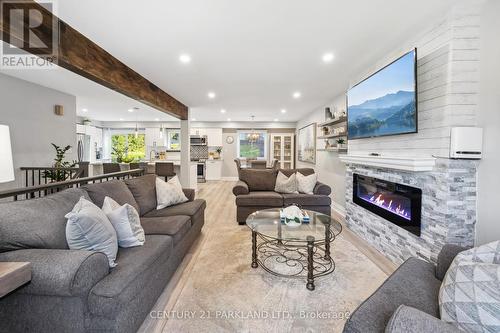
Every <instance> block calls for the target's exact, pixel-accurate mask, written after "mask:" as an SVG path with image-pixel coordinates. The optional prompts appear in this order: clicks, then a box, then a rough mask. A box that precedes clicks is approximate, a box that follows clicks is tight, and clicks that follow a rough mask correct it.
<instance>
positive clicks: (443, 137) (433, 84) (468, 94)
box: [297, 5, 481, 211]
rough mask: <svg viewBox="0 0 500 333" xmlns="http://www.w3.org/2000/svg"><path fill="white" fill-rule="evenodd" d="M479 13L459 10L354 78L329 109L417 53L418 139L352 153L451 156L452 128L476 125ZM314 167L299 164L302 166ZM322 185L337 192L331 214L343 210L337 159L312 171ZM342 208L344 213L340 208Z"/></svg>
mask: <svg viewBox="0 0 500 333" xmlns="http://www.w3.org/2000/svg"><path fill="white" fill-rule="evenodd" d="M480 14H481V13H480V7H479V6H474V5H472V6H457V7H455V8H453V10H452V11H450V13H449V14H448V15H447V16H446V17H443V18H441V19H440V20H439V21H438V22H430V23H429V28H428V29H427V30H424V31H422V33H421V34H419V35H417V36H408V41H407V42H406V43H404V44H403V45H399V46H398V47H396V48H394V49H393V50H388V52H387V57H385V58H383V59H374V62H373V66H372V67H370V68H366V69H365V70H364V71H362V72H360V73H357V74H355V75H353V78H352V81H351V82H350V83H349V84H348V85H346V87H345V90H344V91H337V92H332V93H333V94H336V95H337V96H338V97H337V98H336V99H335V100H334V101H333V102H332V103H330V104H328V105H325V106H332V105H333V104H334V105H337V106H338V107H339V108H341V109H343V108H345V92H346V91H347V90H348V89H349V87H350V86H353V85H355V84H357V83H358V82H359V81H361V80H363V79H364V78H366V77H367V76H369V75H370V74H372V73H373V72H375V71H377V70H379V69H380V68H382V67H383V66H385V65H387V64H388V63H390V62H392V61H393V60H395V59H397V58H398V57H399V56H401V55H402V54H404V53H405V52H408V51H410V50H411V49H413V48H414V47H416V48H417V80H418V81H417V82H418V87H417V90H418V127H419V129H418V133H416V134H407V135H398V136H390V137H381V138H369V139H358V140H351V141H349V142H348V146H349V153H368V152H377V153H382V154H386V155H413V156H431V155H435V156H448V147H449V135H450V127H452V126H474V125H476V112H477V109H478V106H477V104H478V99H479V98H478V95H479V56H480V55H479V47H480V45H479V35H480V28H479V26H480ZM325 106H323V107H321V108H319V109H317V110H314V111H313V112H312V113H311V114H310V115H308V116H307V117H305V118H303V119H301V120H300V121H299V122H298V125H297V128H300V127H302V126H305V125H307V124H308V123H311V122H321V121H324V107H325ZM308 165H309V166H311V165H310V164H307V163H301V164H300V165H299V166H304V167H306V166H308ZM314 167H315V169H316V171H317V173H318V175H319V177H320V179H321V181H322V182H325V183H327V184H328V185H330V186H331V187H332V189H333V194H332V199H333V202H334V204H333V208H334V209H337V210H340V211H342V207H345V167H344V166H343V164H342V163H340V161H339V159H338V154H337V153H332V152H317V162H316V165H315V166H314ZM339 206H340V207H339Z"/></svg>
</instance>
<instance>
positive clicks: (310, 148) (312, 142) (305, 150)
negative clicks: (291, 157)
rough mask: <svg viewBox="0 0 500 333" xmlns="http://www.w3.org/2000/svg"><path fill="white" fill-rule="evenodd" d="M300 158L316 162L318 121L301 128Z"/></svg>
mask: <svg viewBox="0 0 500 333" xmlns="http://www.w3.org/2000/svg"><path fill="white" fill-rule="evenodd" d="M297 146H298V154H299V156H298V160H299V161H301V162H307V163H312V164H316V123H312V124H309V125H307V126H305V127H302V128H301V129H299V135H298V144H297Z"/></svg>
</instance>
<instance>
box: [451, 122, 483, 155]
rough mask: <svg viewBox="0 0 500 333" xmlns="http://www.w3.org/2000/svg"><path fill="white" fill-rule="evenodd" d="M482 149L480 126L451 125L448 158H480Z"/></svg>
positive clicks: (481, 130)
mask: <svg viewBox="0 0 500 333" xmlns="http://www.w3.org/2000/svg"><path fill="white" fill-rule="evenodd" d="M482 151H483V129H482V128H479V127H452V129H451V136H450V158H460V159H480V158H481V156H482Z"/></svg>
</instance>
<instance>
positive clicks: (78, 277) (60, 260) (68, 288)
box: [0, 249, 109, 296]
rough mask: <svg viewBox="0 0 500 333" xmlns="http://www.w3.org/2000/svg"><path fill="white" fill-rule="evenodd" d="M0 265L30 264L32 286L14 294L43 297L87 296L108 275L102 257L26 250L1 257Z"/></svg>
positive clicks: (106, 264)
mask: <svg viewBox="0 0 500 333" xmlns="http://www.w3.org/2000/svg"><path fill="white" fill-rule="evenodd" d="M0 261H11V262H12V261H18V262H19V261H20V262H23V261H28V262H30V263H31V282H30V283H28V284H26V285H25V286H23V287H22V288H20V289H19V290H17V291H16V293H21V294H30V295H46V296H80V295H87V294H88V292H89V291H90V289H91V288H92V287H93V286H94V285H95V284H96V283H97V282H98V281H100V280H101V279H102V278H104V277H105V276H106V275H108V273H109V266H108V258H107V257H106V255H105V254H104V253H101V252H93V251H79V250H77V251H74V250H46V249H29V250H17V251H9V252H4V253H1V254H0Z"/></svg>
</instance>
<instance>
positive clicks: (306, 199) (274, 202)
mask: <svg viewBox="0 0 500 333" xmlns="http://www.w3.org/2000/svg"><path fill="white" fill-rule="evenodd" d="M279 171H281V172H282V173H283V174H284V175H285V176H287V177H290V176H291V175H292V174H293V173H295V172H300V173H301V174H303V175H304V176H309V175H311V174H313V173H314V169H310V168H303V169H280V170H276V169H240V170H239V178H240V180H239V181H238V182H237V183H236V185H235V186H234V187H233V194H234V195H235V196H236V206H237V213H236V220H237V221H238V223H239V224H245V222H246V219H247V217H248V215H250V214H252V213H253V212H256V211H258V210H262V209H267V208H277V207H286V206H290V205H291V204H298V205H300V206H301V207H302V208H304V209H309V210H312V211H315V212H320V213H323V214H326V215H328V216H329V215H330V214H331V207H330V206H331V204H332V200H331V198H330V193H331V192H332V189H331V188H330V186H328V185H325V184H323V183H320V182H317V183H316V186H315V187H314V191H313V194H302V193H297V194H293V193H292V194H281V193H277V192H275V191H274V187H275V185H276V177H277V176H278V172H279Z"/></svg>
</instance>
